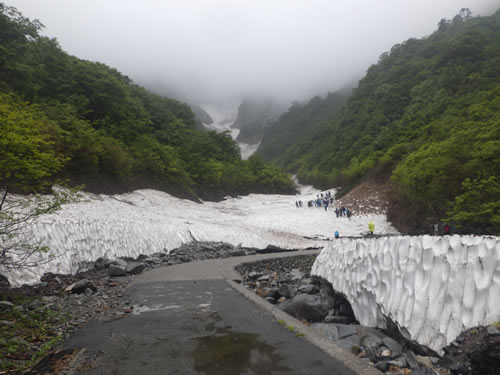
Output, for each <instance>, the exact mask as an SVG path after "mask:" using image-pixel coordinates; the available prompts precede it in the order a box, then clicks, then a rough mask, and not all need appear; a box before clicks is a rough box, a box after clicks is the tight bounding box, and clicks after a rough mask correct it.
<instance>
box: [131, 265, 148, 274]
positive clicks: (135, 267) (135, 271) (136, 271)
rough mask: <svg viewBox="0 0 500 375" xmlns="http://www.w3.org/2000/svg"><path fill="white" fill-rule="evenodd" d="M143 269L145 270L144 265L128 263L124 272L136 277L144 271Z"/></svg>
mask: <svg viewBox="0 0 500 375" xmlns="http://www.w3.org/2000/svg"><path fill="white" fill-rule="evenodd" d="M144 268H146V266H145V265H144V263H129V264H127V268H126V270H127V272H128V273H131V274H132V275H138V274H140V273H141V272H142V271H144Z"/></svg>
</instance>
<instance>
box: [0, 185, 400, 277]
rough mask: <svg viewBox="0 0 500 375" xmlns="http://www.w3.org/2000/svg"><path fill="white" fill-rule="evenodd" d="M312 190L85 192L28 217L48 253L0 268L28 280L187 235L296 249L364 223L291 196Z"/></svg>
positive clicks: (384, 227)
mask: <svg viewBox="0 0 500 375" xmlns="http://www.w3.org/2000/svg"><path fill="white" fill-rule="evenodd" d="M316 194H317V191H316V190H314V189H312V188H310V187H303V188H302V190H301V193H300V194H298V195H263V194H253V195H249V196H245V197H241V198H231V199H226V200H224V201H222V202H205V203H203V204H199V203H194V202H191V201H188V200H184V199H179V198H175V197H173V196H171V195H169V194H166V193H163V192H160V191H156V190H138V191H135V192H133V193H129V194H121V195H114V196H107V195H89V194H87V195H85V197H84V201H83V202H79V203H74V204H68V205H65V206H63V208H62V210H61V211H59V212H58V213H57V214H55V215H51V216H45V217H42V218H41V219H40V220H39V221H38V222H37V223H35V224H34V225H33V234H34V235H35V238H36V239H37V240H41V241H43V242H44V244H45V245H47V246H48V247H49V248H50V249H51V252H52V254H53V255H54V259H53V260H52V261H50V262H48V263H46V264H41V265H40V266H38V267H37V268H34V269H31V270H30V271H29V272H26V271H25V270H23V271H20V272H6V271H5V270H2V269H0V273H3V274H5V275H6V276H7V277H8V278H9V280H10V281H11V283H13V284H17V285H18V284H23V283H28V284H32V283H36V282H38V281H39V279H40V277H41V276H42V275H43V274H44V273H45V272H54V273H63V274H69V273H75V272H77V271H78V269H79V268H80V267H81V265H82V264H84V263H86V262H88V261H94V260H96V259H97V258H99V257H108V258H117V257H122V256H128V257H132V258H135V257H137V256H138V255H140V254H146V255H148V254H152V253H156V252H162V251H169V250H172V249H175V248H177V247H179V246H180V245H181V244H183V243H188V242H191V241H193V240H197V241H224V242H228V243H231V244H233V245H235V246H236V245H238V244H242V245H243V246H245V247H257V248H265V247H266V246H267V245H275V246H279V247H282V248H287V249H301V248H307V247H323V246H324V245H325V244H326V243H327V242H326V241H327V240H328V239H331V238H332V237H333V233H334V232H335V230H339V231H340V233H341V234H342V235H359V233H360V232H363V231H366V228H367V227H366V225H367V223H368V221H369V220H368V218H367V217H366V216H353V217H352V219H351V220H348V219H347V218H336V217H335V213H334V212H333V211H328V212H325V211H324V210H323V209H322V208H319V209H318V208H296V207H295V201H296V200H299V199H302V200H304V201H307V200H309V199H312V198H313V197H315V196H316ZM370 219H372V220H374V222H375V223H376V225H377V230H380V231H381V232H382V233H384V232H385V233H396V231H395V230H394V228H392V226H391V225H390V224H389V223H388V222H387V220H386V217H385V215H374V216H371V217H370Z"/></svg>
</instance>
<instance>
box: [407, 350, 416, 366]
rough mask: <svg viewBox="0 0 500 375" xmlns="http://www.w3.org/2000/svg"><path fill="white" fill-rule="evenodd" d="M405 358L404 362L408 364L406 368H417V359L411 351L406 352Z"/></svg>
mask: <svg viewBox="0 0 500 375" xmlns="http://www.w3.org/2000/svg"><path fill="white" fill-rule="evenodd" d="M405 358H406V362H407V363H408V366H410V368H417V367H418V361H417V358H416V356H415V354H414V353H413V352H412V351H411V350H408V351H407V352H406V353H405Z"/></svg>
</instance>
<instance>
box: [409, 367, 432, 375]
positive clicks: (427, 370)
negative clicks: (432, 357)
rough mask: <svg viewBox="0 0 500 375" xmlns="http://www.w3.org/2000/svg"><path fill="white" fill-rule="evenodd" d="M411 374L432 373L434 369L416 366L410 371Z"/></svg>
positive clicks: (429, 374)
mask: <svg viewBox="0 0 500 375" xmlns="http://www.w3.org/2000/svg"><path fill="white" fill-rule="evenodd" d="M411 375H434V371H433V370H431V369H430V368H423V367H418V368H416V369H414V370H413V371H412V372H411Z"/></svg>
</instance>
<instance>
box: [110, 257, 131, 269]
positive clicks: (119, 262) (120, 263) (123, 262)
mask: <svg viewBox="0 0 500 375" xmlns="http://www.w3.org/2000/svg"><path fill="white" fill-rule="evenodd" d="M127 264H128V262H127V261H126V260H124V259H114V260H112V261H111V263H110V266H112V265H115V266H122V267H124V268H126V267H127Z"/></svg>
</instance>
